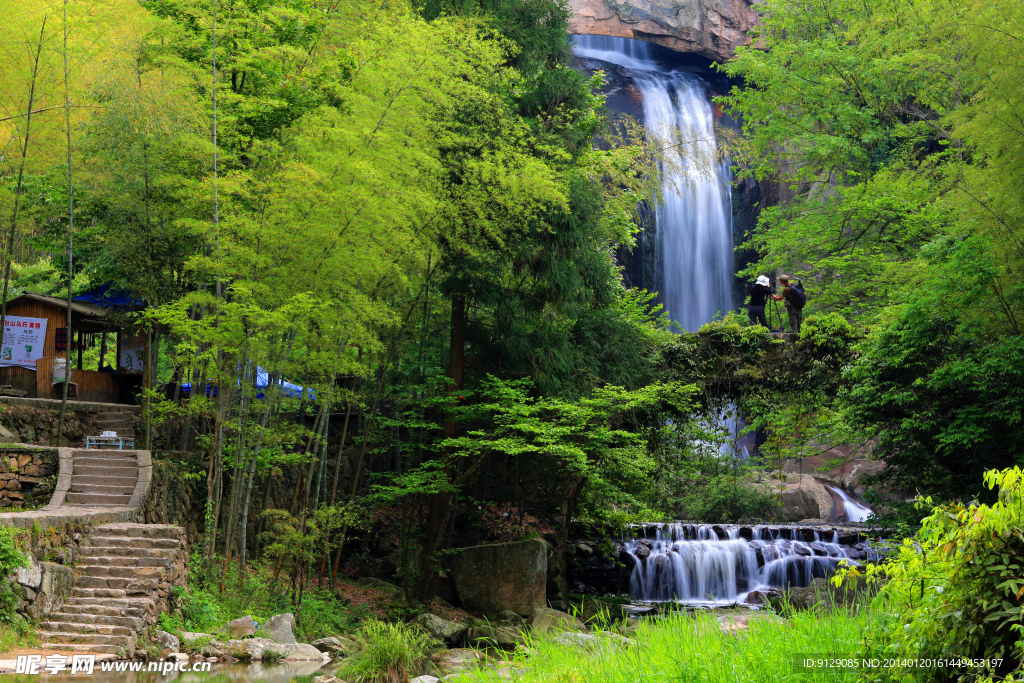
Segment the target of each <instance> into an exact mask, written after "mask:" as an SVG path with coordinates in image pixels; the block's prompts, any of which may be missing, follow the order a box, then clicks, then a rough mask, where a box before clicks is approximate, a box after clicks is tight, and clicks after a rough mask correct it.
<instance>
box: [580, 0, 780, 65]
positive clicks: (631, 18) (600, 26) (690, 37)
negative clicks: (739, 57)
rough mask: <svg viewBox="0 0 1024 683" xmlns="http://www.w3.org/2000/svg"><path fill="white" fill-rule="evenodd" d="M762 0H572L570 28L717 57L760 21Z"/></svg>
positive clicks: (744, 42)
mask: <svg viewBox="0 0 1024 683" xmlns="http://www.w3.org/2000/svg"><path fill="white" fill-rule="evenodd" d="M759 1H760V0H569V9H570V10H571V11H572V18H571V19H570V21H569V32H570V33H583V34H590V35H604V36H617V37H619V38H633V39H636V40H644V41H647V42H649V43H655V44H657V45H664V46H665V47H668V48H671V49H673V50H677V51H679V52H693V53H696V54H700V55H703V56H705V57H708V58H709V59H713V60H715V61H718V62H724V61H727V60H728V59H729V58H731V57H732V55H733V51H734V50H735V49H736V47H737V46H740V45H747V44H749V43H750V39H749V38H748V37H747V35H746V31H749V30H750V29H752V28H753V27H754V26H755V25H756V24H757V14H756V12H755V11H754V8H753V6H754V5H755V4H757V3H758V2H759Z"/></svg>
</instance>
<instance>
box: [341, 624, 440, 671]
mask: <svg viewBox="0 0 1024 683" xmlns="http://www.w3.org/2000/svg"><path fill="white" fill-rule="evenodd" d="M357 639H358V640H359V643H360V645H361V647H360V649H359V651H358V652H356V653H355V654H353V655H352V656H351V657H349V658H348V659H346V660H345V665H344V666H343V667H342V669H341V672H340V673H339V676H340V677H342V678H345V679H348V680H358V681H361V682H362V683H407V681H408V680H409V678H410V677H411V676H418V675H420V674H421V673H427V672H428V671H429V670H430V669H431V662H430V655H431V654H432V653H433V652H434V651H435V650H437V649H440V647H441V646H440V645H439V644H438V643H437V642H436V641H435V640H434V639H433V638H431V637H430V636H429V635H428V634H426V633H424V632H422V631H420V630H419V629H417V628H414V627H409V626H406V625H404V624H386V623H384V622H382V621H370V622H367V623H366V624H365V625H364V626H363V627H362V628H361V629H360V630H359V633H358V636H357Z"/></svg>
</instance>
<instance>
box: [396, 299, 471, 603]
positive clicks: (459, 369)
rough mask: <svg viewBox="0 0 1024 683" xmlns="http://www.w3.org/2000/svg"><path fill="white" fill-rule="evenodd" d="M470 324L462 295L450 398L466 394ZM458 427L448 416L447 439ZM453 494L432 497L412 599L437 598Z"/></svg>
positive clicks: (455, 319) (456, 309) (455, 305)
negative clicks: (439, 555)
mask: <svg viewBox="0 0 1024 683" xmlns="http://www.w3.org/2000/svg"><path fill="white" fill-rule="evenodd" d="M468 323H469V320H468V318H467V316H466V295H465V294H462V293H459V294H455V295H453V296H452V324H451V346H450V350H449V356H448V378H449V380H451V381H450V382H449V383H448V393H449V396H450V397H452V398H454V396H455V395H457V394H458V392H459V391H461V390H462V382H463V371H464V369H465V365H466V327H467V325H468ZM455 432H456V423H455V415H454V413H448V415H446V416H445V422H444V436H445V438H446V439H451V438H454V437H455ZM445 457H446V458H447V459H448V462H447V463H446V464H445V476H446V478H447V480H448V481H449V482H451V481H452V480H453V477H454V467H453V466H452V462H451V453H446V454H445ZM453 500H454V496H453V492H452V491H438V492H437V493H435V494H433V495H431V497H430V502H429V504H428V509H427V519H426V521H425V522H424V525H423V526H424V528H423V547H422V548H420V554H419V558H418V561H417V570H418V571H417V575H416V576H415V577H413V583H412V584H411V588H412V591H411V595H410V596H409V597H410V598H412V599H416V600H421V601H424V602H429V601H430V600H431V599H432V598H433V597H434V590H435V588H436V587H437V567H436V563H435V558H434V556H435V554H436V553H437V551H438V550H439V549H440V547H441V542H442V541H443V540H444V533H445V530H446V529H447V527H448V517H449V515H450V514H451V507H452V501H453Z"/></svg>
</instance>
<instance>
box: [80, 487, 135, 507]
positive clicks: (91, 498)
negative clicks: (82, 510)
mask: <svg viewBox="0 0 1024 683" xmlns="http://www.w3.org/2000/svg"><path fill="white" fill-rule="evenodd" d="M131 498H132V497H131V495H130V494H127V493H125V494H114V493H76V492H74V491H68V492H67V494H66V495H65V496H64V503H65V504H68V505H108V506H115V507H117V506H122V507H123V506H125V505H128V502H129V501H130V500H131Z"/></svg>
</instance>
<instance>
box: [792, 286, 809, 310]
mask: <svg viewBox="0 0 1024 683" xmlns="http://www.w3.org/2000/svg"><path fill="white" fill-rule="evenodd" d="M789 303H791V304H792V305H793V308H795V309H797V310H800V309H802V308H803V307H804V306H806V305H807V295H806V294H805V293H804V285H803V283H802V282H800V280H797V281H796V282H790V283H789Z"/></svg>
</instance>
